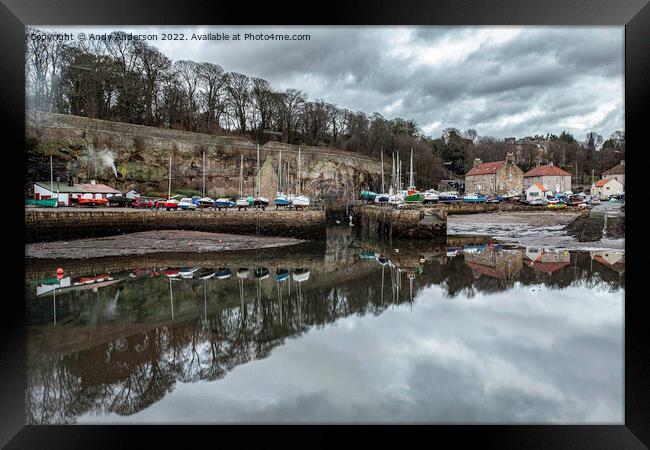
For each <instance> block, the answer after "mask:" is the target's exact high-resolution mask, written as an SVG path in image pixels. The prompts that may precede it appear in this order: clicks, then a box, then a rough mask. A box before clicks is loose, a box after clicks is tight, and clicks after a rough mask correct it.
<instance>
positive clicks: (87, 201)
mask: <svg viewBox="0 0 650 450" xmlns="http://www.w3.org/2000/svg"><path fill="white" fill-rule="evenodd" d="M77 203H78V204H79V206H99V205H102V206H106V205H107V204H108V199H107V198H83V197H81V198H79V199H78V200H77Z"/></svg>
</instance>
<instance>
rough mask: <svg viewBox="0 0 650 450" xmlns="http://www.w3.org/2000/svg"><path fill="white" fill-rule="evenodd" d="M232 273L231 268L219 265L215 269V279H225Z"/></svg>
mask: <svg viewBox="0 0 650 450" xmlns="http://www.w3.org/2000/svg"><path fill="white" fill-rule="evenodd" d="M231 274H232V270H230V269H229V268H227V267H219V268H218V269H217V280H227V279H228V278H230V275H231Z"/></svg>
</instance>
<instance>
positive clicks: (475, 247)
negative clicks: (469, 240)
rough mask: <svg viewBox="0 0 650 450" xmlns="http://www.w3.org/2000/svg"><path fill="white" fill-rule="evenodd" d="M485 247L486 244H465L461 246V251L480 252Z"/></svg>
mask: <svg viewBox="0 0 650 450" xmlns="http://www.w3.org/2000/svg"><path fill="white" fill-rule="evenodd" d="M486 248H487V244H481V245H465V246H463V253H482V252H483V250H485V249H486Z"/></svg>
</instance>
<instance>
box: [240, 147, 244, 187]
mask: <svg viewBox="0 0 650 450" xmlns="http://www.w3.org/2000/svg"><path fill="white" fill-rule="evenodd" d="M243 196H244V154H243V153H242V154H241V155H240V160H239V198H242V197H243Z"/></svg>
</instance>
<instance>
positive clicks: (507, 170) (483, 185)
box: [465, 153, 523, 195]
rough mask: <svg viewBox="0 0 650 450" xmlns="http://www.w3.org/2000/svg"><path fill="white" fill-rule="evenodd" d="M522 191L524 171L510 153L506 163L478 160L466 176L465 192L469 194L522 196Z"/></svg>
mask: <svg viewBox="0 0 650 450" xmlns="http://www.w3.org/2000/svg"><path fill="white" fill-rule="evenodd" d="M522 190H523V171H522V170H521V169H520V168H519V167H517V166H516V165H515V159H514V154H513V153H508V154H507V156H506V160H505V161H494V162H487V163H484V162H482V161H481V160H480V159H478V158H477V159H475V160H474V166H473V167H472V168H471V169H470V170H469V172H467V173H466V174H465V192H466V193H468V194H475V193H480V194H484V195H493V194H497V195H504V194H508V193H516V194H520V193H521V191H522Z"/></svg>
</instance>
